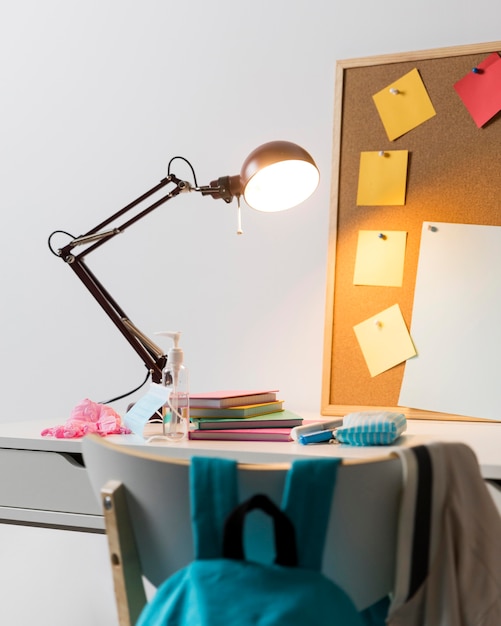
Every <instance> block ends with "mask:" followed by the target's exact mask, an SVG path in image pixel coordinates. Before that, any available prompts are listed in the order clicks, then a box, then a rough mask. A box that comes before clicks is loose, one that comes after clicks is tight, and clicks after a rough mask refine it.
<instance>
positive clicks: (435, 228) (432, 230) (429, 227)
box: [428, 224, 438, 233]
mask: <svg viewBox="0 0 501 626" xmlns="http://www.w3.org/2000/svg"><path fill="white" fill-rule="evenodd" d="M428 230H429V231H430V232H432V233H436V232H437V230H438V228H437V227H436V226H432V225H431V224H428Z"/></svg>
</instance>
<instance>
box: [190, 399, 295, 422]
mask: <svg viewBox="0 0 501 626" xmlns="http://www.w3.org/2000/svg"><path fill="white" fill-rule="evenodd" d="M283 406H284V403H283V400H275V401H273V402H263V403H260V404H245V405H241V406H232V407H226V408H210V407H193V406H192V407H190V415H191V417H211V418H213V419H214V418H229V419H234V418H235V417H240V418H242V417H245V418H247V417H254V416H256V415H266V414H268V413H276V412H277V411H281V410H282V409H283Z"/></svg>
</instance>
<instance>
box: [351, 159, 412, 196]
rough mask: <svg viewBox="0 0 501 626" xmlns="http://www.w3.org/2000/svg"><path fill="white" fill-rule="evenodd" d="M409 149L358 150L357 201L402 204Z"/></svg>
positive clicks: (405, 186)
mask: <svg viewBox="0 0 501 626" xmlns="http://www.w3.org/2000/svg"><path fill="white" fill-rule="evenodd" d="M408 160H409V151H408V150H381V151H379V152H361V153H360V169H359V173H358V189H357V205H358V206H361V205H365V206H388V205H402V204H405V190H406V188H407V162H408Z"/></svg>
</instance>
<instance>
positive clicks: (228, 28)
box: [0, 0, 501, 425]
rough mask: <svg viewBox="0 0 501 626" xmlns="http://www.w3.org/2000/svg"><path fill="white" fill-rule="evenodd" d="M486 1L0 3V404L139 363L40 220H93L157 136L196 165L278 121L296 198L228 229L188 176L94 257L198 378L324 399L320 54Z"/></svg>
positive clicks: (327, 97)
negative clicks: (51, 246) (296, 167)
mask: <svg viewBox="0 0 501 626" xmlns="http://www.w3.org/2000/svg"><path fill="white" fill-rule="evenodd" d="M500 14H501V8H500V4H499V1H498V0H478V1H477V2H475V3H474V4H472V3H467V2H465V1H464V0H421V1H420V2H417V3H409V2H402V0H382V1H381V2H374V1H373V0H362V1H361V2H346V3H344V4H341V3H340V2H336V1H335V0H322V1H319V0H293V1H292V2H291V0H254V2H251V3H250V2H247V3H243V2H236V1H235V0H212V2H206V1H205V0H184V1H183V2H172V0H163V1H160V0H141V2H133V1H131V0H87V1H86V2H81V1H77V0H45V1H44V2H40V1H39V0H24V2H13V1H12V0H11V1H6V2H3V3H2V5H1V7H0V68H1V83H0V87H1V98H0V111H1V115H0V160H1V163H0V206H1V212H0V224H1V227H0V228H1V230H0V232H1V234H2V245H1V247H0V255H1V268H2V270H1V278H0V280H1V296H2V302H1V305H0V315H1V326H0V328H1V330H2V335H1V347H2V349H1V355H2V358H1V362H0V363H1V382H2V387H1V389H2V398H1V401H2V405H3V410H2V411H1V415H0V419H1V420H4V421H11V420H16V419H33V418H41V419H43V420H45V421H46V422H47V425H52V424H54V423H60V422H61V421H63V420H64V419H65V418H66V417H67V416H68V414H69V412H70V410H71V408H72V407H73V406H74V405H75V404H76V403H77V402H78V401H80V400H81V399H83V398H85V397H89V398H91V399H93V400H105V399H107V398H108V397H110V396H114V395H117V394H119V393H120V392H123V391H126V390H128V389H130V388H133V387H134V386H135V385H137V384H138V383H139V382H140V380H141V379H142V378H143V376H144V374H145V370H144V367H143V365H142V363H141V361H140V360H139V359H138V357H136V355H135V353H134V352H133V351H132V350H131V349H130V348H129V346H128V345H127V344H126V343H125V341H124V340H123V339H122V337H121V336H120V335H119V333H118V331H117V330H116V329H115V328H114V327H113V325H112V324H111V322H109V320H108V318H107V317H106V316H105V315H104V313H103V312H102V311H101V310H100V309H99V307H98V305H97V304H96V303H95V301H94V300H93V299H92V298H91V297H90V295H89V294H88V293H87V292H86V291H85V289H84V287H83V286H82V285H81V284H80V283H79V281H78V280H77V279H76V277H75V276H74V275H73V273H72V272H71V271H70V270H69V268H68V267H66V266H65V264H64V263H63V262H62V261H61V260H59V259H58V258H56V257H54V256H53V255H52V254H50V252H49V250H48V247H47V237H48V235H49V233H51V232H52V231H53V230H55V229H64V230H68V231H70V232H71V233H73V234H74V235H78V234H80V233H82V232H85V231H87V230H88V229H89V228H90V227H92V226H94V225H95V224H97V223H99V222H100V221H101V220H102V219H104V218H105V217H107V216H108V215H110V214H111V213H113V212H114V211H115V210H117V209H119V208H120V207H121V206H123V205H125V204H126V203H128V202H129V201H130V200H131V199H133V198H135V197H136V196H137V195H139V194H140V193H142V192H143V191H145V190H146V189H147V188H149V187H150V186H152V185H153V184H155V183H156V182H158V181H159V180H160V178H162V177H163V176H164V175H165V172H166V166H167V162H168V161H169V159H170V158H171V157H172V156H175V155H183V156H185V157H186V158H188V159H189V160H190V161H191V162H192V163H193V165H194V167H195V170H196V173H197V176H198V180H199V182H200V183H202V184H207V183H208V182H209V181H210V180H212V179H214V178H217V177H218V176H222V175H225V174H236V173H237V172H238V171H239V169H240V164H241V162H242V161H243V159H244V158H245V156H246V155H247V154H248V153H249V152H250V151H251V150H252V149H253V148H254V147H256V146H258V145H259V144H261V143H263V142H265V141H268V140H272V139H288V140H291V141H295V142H297V143H299V144H301V145H303V146H304V147H305V148H307V149H308V150H309V151H310V152H311V153H312V155H313V156H314V157H315V159H316V161H317V163H318V165H319V167H320V169H321V176H322V179H321V185H320V188H319V189H318V191H317V192H316V194H315V195H314V196H313V197H312V198H311V199H310V200H309V201H308V202H307V203H306V204H304V205H303V206H301V207H297V208H296V209H293V210H291V211H290V212H287V213H284V214H275V215H262V214H258V213H256V212H253V211H251V210H250V209H248V208H245V210H244V216H243V217H244V230H245V234H244V235H243V236H242V237H237V235H236V234H235V229H236V215H235V214H236V209H235V208H234V205H231V206H230V207H228V206H226V205H225V204H224V203H223V202H221V201H219V202H215V201H213V200H212V199H210V198H202V197H201V196H199V195H198V194H190V195H187V196H183V197H182V198H179V199H177V200H175V201H173V202H172V203H169V204H167V205H165V206H164V207H163V208H162V209H159V210H158V211H157V212H155V213H154V214H152V215H150V216H149V217H148V218H147V219H145V220H143V221H142V222H140V223H139V224H137V225H136V226H135V227H133V228H132V229H130V230H129V231H127V233H126V234H124V235H123V236H122V237H119V238H117V239H115V240H114V241H113V242H111V243H109V244H108V246H105V247H103V248H102V249H101V250H100V251H99V252H97V253H96V254H95V255H93V256H92V257H89V265H90V266H91V267H92V268H93V269H94V270H95V271H96V273H97V274H98V276H99V277H100V278H102V279H103V282H104V283H105V284H106V285H107V286H108V287H109V289H110V291H111V292H112V294H113V295H114V296H115V297H116V299H117V300H118V302H119V303H120V304H121V305H122V306H123V308H124V309H125V310H126V311H127V313H128V314H129V315H130V317H131V318H132V320H133V321H135V322H136V323H137V325H138V326H139V327H140V328H141V329H142V330H143V331H144V332H146V333H147V334H148V335H150V336H151V335H152V334H153V333H154V332H155V331H156V330H163V329H169V328H170V329H180V330H182V331H183V344H184V347H185V351H186V357H187V363H188V365H189V367H190V371H191V381H192V384H191V387H192V389H193V390H198V391H202V390H207V389H215V388H232V387H248V388H254V387H261V386H264V387H278V388H279V389H280V390H281V394H280V395H281V396H282V397H283V398H284V400H285V401H286V405H287V406H288V407H289V408H291V409H293V410H299V411H300V410H312V411H314V410H318V408H319V405H320V386H321V365H322V364H321V361H322V341H323V337H322V335H323V317H324V286H325V285H324V283H325V265H326V250H327V227H328V213H329V186H330V162H331V135H332V107H333V93H334V69H335V62H336V60H337V59H343V58H352V57H359V56H367V55H373V54H383V53H392V52H398V51H407V50H422V49H427V48H434V47H442V46H450V45H459V44H469V43H479V42H487V41H494V40H496V39H500V38H501V37H500V36H499V18H500V17H501V15H500ZM174 172H175V173H176V174H178V175H179V176H181V177H186V178H188V177H189V171H188V170H187V168H185V167H183V165H182V164H181V163H179V165H176V167H175V168H174ZM115 407H116V408H117V409H118V410H120V411H122V410H123V409H124V407H125V402H121V403H117V404H116V405H115Z"/></svg>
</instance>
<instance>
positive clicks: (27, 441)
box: [0, 415, 501, 532]
mask: <svg viewBox="0 0 501 626" xmlns="http://www.w3.org/2000/svg"><path fill="white" fill-rule="evenodd" d="M305 417H308V419H317V418H318V419H325V418H322V417H321V416H319V415H308V416H305ZM44 426H47V424H41V423H39V422H36V421H33V422H14V423H7V424H0V473H1V474H0V475H1V476H2V477H6V476H8V477H10V480H2V481H0V520H3V521H11V522H17V523H20V524H23V523H29V524H36V525H39V526H52V527H63V528H74V529H78V530H82V531H90V532H96V531H102V529H103V522H102V517H101V511H100V509H99V504H98V503H97V502H96V500H95V497H94V495H93V493H92V492H91V489H90V485H89V484H88V480H87V476H86V472H85V468H84V466H83V463H82V459H81V445H80V443H81V442H80V441H79V440H56V439H51V438H46V437H42V436H41V435H40V432H41V430H42V428H43V427H44ZM150 428H151V427H150ZM110 439H112V440H113V441H117V442H119V443H121V444H123V445H128V446H133V447H136V446H144V445H147V444H145V442H144V440H143V439H141V438H140V437H138V436H136V435H120V436H113V437H111V438H110ZM433 440H446V441H462V442H464V443H466V444H468V445H469V446H470V447H471V448H472V449H473V450H474V451H475V453H476V455H477V458H478V461H479V465H480V468H481V472H482V475H483V476H484V477H485V478H486V479H489V478H490V479H497V480H501V423H499V424H498V423H491V422H451V421H443V422H438V421H428V420H409V421H408V427H407V431H406V433H405V434H404V435H403V436H402V437H401V438H400V440H399V442H398V443H399V445H405V446H413V445H418V444H420V443H425V442H429V441H433ZM147 447H148V448H149V449H154V450H155V452H156V453H161V454H165V455H170V456H174V457H184V458H186V457H190V456H193V455H194V454H199V455H200V454H204V455H209V456H225V457H230V458H236V459H238V460H240V461H244V462H257V461H261V462H266V461H276V460H283V461H288V460H291V459H293V458H297V457H302V456H338V457H342V458H364V457H369V456H379V455H382V454H386V453H389V452H390V451H391V450H392V449H393V448H392V447H389V446H384V447H381V446H378V447H363V448H359V447H353V446H341V445H333V444H319V445H308V446H303V445H300V444H297V443H293V442H290V443H282V442H278V443H275V442H247V441H231V442H229V441H186V442H182V443H177V444H167V443H164V442H161V443H157V444H149V445H148V446H147Z"/></svg>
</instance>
